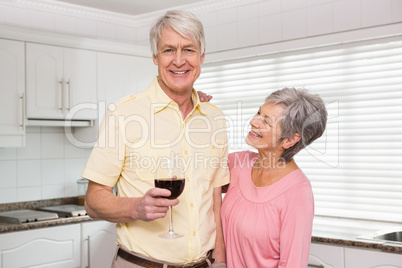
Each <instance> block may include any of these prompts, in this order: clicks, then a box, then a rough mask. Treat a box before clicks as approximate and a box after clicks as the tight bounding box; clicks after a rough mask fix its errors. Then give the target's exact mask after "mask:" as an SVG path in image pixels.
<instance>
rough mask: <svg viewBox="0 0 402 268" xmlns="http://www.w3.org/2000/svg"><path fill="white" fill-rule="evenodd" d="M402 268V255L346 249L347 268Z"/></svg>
mask: <svg viewBox="0 0 402 268" xmlns="http://www.w3.org/2000/svg"><path fill="white" fill-rule="evenodd" d="M356 267H359V268H402V254H398V253H387V252H380V251H375V250H369V249H356V248H345V268H356Z"/></svg>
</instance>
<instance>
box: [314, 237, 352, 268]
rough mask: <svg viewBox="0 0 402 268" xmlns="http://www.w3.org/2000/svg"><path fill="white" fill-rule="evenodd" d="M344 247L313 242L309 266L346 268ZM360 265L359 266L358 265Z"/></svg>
mask: <svg viewBox="0 0 402 268" xmlns="http://www.w3.org/2000/svg"><path fill="white" fill-rule="evenodd" d="M343 251H344V249H343V247H339V246H331V245H325V244H320V243H311V247H310V255H309V261H308V264H309V266H308V267H309V268H310V267H311V268H344V267H345V266H344V252H343ZM356 267H359V266H356Z"/></svg>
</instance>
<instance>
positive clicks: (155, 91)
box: [148, 77, 206, 115]
mask: <svg viewBox="0 0 402 268" xmlns="http://www.w3.org/2000/svg"><path fill="white" fill-rule="evenodd" d="M148 90H149V96H150V98H151V102H152V103H157V104H159V105H158V106H157V107H155V110H154V111H155V113H158V112H160V111H162V110H163V109H165V108H166V107H167V106H169V105H172V104H174V103H175V102H174V101H173V100H172V99H171V98H169V97H168V95H166V93H165V92H164V91H163V90H162V88H161V86H160V85H159V83H158V77H156V78H155V79H154V80H153V81H152V83H151V85H150V87H149V88H148ZM191 99H192V101H193V103H194V109H193V112H194V110H199V111H200V113H201V114H202V115H206V113H205V108H203V106H202V105H201V102H200V98H199V97H198V94H197V91H195V89H194V88H193V89H192V92H191Z"/></svg>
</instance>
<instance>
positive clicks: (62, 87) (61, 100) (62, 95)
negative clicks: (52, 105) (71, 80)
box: [59, 78, 64, 112]
mask: <svg viewBox="0 0 402 268" xmlns="http://www.w3.org/2000/svg"><path fill="white" fill-rule="evenodd" d="M59 84H60V105H59V110H60V111H62V112H63V102H64V83H63V78H62V79H61V80H60V81H59Z"/></svg>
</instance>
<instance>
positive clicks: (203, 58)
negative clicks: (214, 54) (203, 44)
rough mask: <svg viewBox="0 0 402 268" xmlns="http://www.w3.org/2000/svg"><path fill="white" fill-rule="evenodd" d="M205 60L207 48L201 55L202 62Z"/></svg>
mask: <svg viewBox="0 0 402 268" xmlns="http://www.w3.org/2000/svg"><path fill="white" fill-rule="evenodd" d="M204 60H205V50H204V53H202V55H201V57H200V61H201V64H203V63H204Z"/></svg>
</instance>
